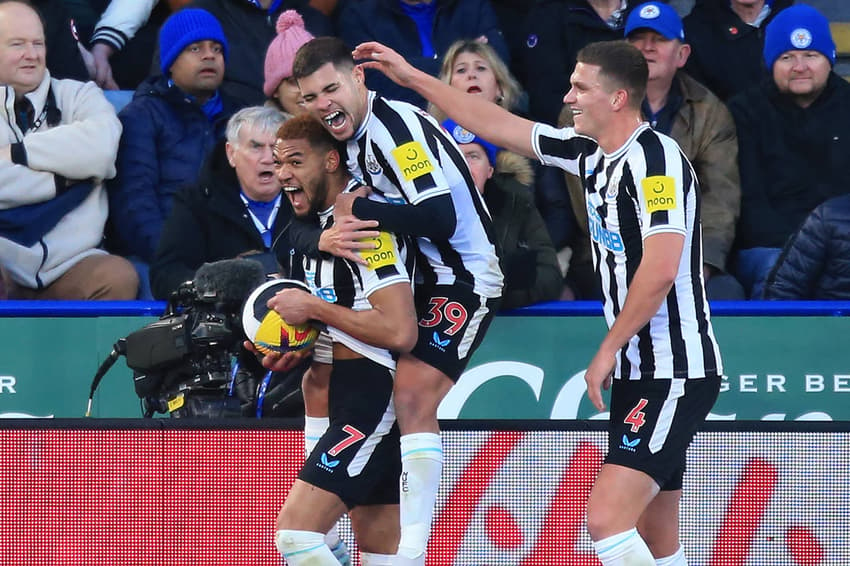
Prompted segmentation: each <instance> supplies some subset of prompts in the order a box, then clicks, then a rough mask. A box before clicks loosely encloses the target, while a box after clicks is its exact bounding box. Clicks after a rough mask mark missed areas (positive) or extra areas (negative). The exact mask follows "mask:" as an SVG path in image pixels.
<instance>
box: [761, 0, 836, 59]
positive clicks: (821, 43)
mask: <svg viewBox="0 0 850 566" xmlns="http://www.w3.org/2000/svg"><path fill="white" fill-rule="evenodd" d="M794 49H798V50H812V51H818V52H820V53H821V54H823V56H824V57H826V58H827V59H829V62H830V63H831V64H832V65H835V42H834V41H833V40H832V33H831V32H830V31H829V21H828V20H827V19H826V18H825V17H824V16H823V14H821V13H820V12H818V11H817V10H815V9H814V8H812V7H811V6H807V5H806V4H795V5H793V6H790V7H788V8H785V9H784V10H782V11H781V12H779V13H778V14H777V15H776V17H775V18H773V21H771V22H770V23H769V24H767V30H766V31H765V34H764V62H765V63H766V64H767V68H768V70H772V69H773V64H774V63H775V62H776V60H777V59H778V58H779V56H780V55H782V54H783V53H785V52H786V51H791V50H794Z"/></svg>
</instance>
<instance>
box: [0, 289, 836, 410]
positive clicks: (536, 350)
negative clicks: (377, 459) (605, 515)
mask: <svg viewBox="0 0 850 566" xmlns="http://www.w3.org/2000/svg"><path fill="white" fill-rule="evenodd" d="M163 309H164V303H159V302H135V301H132V302H117V303H107V302H80V303H77V302H70V301H69V302H26V301H4V302H0V416H4V417H26V416H37V417H60V418H72V417H81V416H83V414H84V413H85V409H86V400H87V397H88V392H89V386H90V384H91V380H92V377H93V376H94V374H95V371H96V370H97V368H98V366H99V364H100V363H101V362H102V361H103V360H104V359H106V357H107V356H108V354H109V352H110V351H111V349H112V346H113V344H114V343H115V342H116V341H117V340H118V339H119V338H121V337H124V336H126V335H127V334H129V333H130V332H132V331H134V330H137V329H138V328H141V327H142V326H144V325H146V324H149V323H150V322H152V321H153V320H155V317H157V316H159V315H160V314H161V313H162V312H163ZM712 312H713V318H712V321H713V323H714V327H715V332H716V334H717V339H718V342H719V343H720V347H721V351H722V354H723V361H724V366H725V374H726V377H725V380H724V384H723V390H722V392H721V394H720V398H719V400H718V402H717V404H716V405H715V408H714V411H713V413H712V415H711V417H710V418H711V419H714V420H769V421H776V420H780V421H782V420H784V421H792V420H807V421H812V420H836V421H837V420H850V402H848V401H850V348H847V347H846V337H847V336H848V335H850V316H848V314H850V302H763V301H753V302H718V303H714V304H713V305H712ZM604 334H605V323H604V320H603V319H602V317H601V308H600V306H599V304H598V303H593V302H581V301H577V302H563V303H545V304H542V305H536V306H533V307H527V308H524V309H517V310H514V311H509V312H504V313H500V315H499V316H497V317H496V319H495V321H494V322H493V325H492V326H491V329H490V330H489V332H488V334H487V336H486V338H485V340H484V342H483V343H482V345H481V347H480V348H479V350H478V351H477V352H476V354H475V356H474V357H473V359H472V362H471V363H470V365H469V368H468V369H467V371H466V373H464V375H463V376H462V377H461V379H460V381H459V382H458V384H457V386H455V387H454V388H453V389H452V391H451V392H450V393H449V395H448V397H447V398H446V399H445V401H444V402H443V404H442V405H441V406H440V414H439V416H440V418H442V419H558V420H561V419H603V418H605V417H606V416H607V415H606V414H604V413H601V414H600V413H597V411H596V410H595V409H594V408H593V406H592V405H591V404H590V402H589V401H588V400H587V397H586V395H585V385H584V379H583V372H584V370H585V368H586V366H587V363H589V361H590V359H591V358H592V357H593V354H594V353H595V351H596V348H597V346H598V344H599V342H600V341H601V340H602V337H603V336H604ZM93 415H94V416H96V417H101V418H125V417H138V416H140V415H141V411H140V408H139V400H138V398H137V397H136V395H135V393H134V391H133V385H132V376H131V373H130V371H129V370H128V369H127V367H126V365H125V364H124V362H123V361H121V360H119V361H118V363H116V365H115V366H114V367H113V368H112V369H111V371H110V372H109V373H108V374H107V375H106V377H105V378H104V380H103V384H102V385H101V388H100V389H99V390H98V393H97V395H96V397H95V403H94V408H93Z"/></svg>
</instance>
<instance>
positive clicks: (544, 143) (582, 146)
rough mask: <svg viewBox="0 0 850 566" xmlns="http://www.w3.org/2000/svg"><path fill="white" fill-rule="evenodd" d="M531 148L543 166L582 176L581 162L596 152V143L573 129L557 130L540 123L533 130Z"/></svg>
mask: <svg viewBox="0 0 850 566" xmlns="http://www.w3.org/2000/svg"><path fill="white" fill-rule="evenodd" d="M531 147H532V148H534V153H535V155H536V156H537V159H538V160H539V161H540V163H542V164H543V165H551V166H552V167H558V168H560V169H563V170H564V171H567V172H569V173H572V174H573V175H578V176H580V177H581V176H582V173H583V172H582V171H579V160H580V159H581V156H582V155H588V154H591V153H593V152H594V151H596V143H595V142H594V141H593V140H592V139H590V138H587V137H584V136H580V135H578V134H577V133H576V131H575V129H573V128H555V127H553V126H549V125H548V124H541V123H540V122H538V123H536V124H534V127H533V128H532V130H531Z"/></svg>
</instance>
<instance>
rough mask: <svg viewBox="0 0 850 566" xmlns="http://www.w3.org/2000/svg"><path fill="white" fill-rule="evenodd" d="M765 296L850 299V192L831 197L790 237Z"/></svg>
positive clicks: (770, 277)
mask: <svg viewBox="0 0 850 566" xmlns="http://www.w3.org/2000/svg"><path fill="white" fill-rule="evenodd" d="M764 295H765V298H766V299H791V300H794V299H797V300H800V299H815V300H842V301H846V300H848V299H850V194H848V195H843V196H840V197H835V198H832V199H829V200H828V201H826V202H825V203H823V204H821V205H820V206H818V207H817V208H816V209H814V211H812V213H811V214H810V215H809V216H808V217H807V218H806V221H805V222H804V223H803V226H802V227H801V228H800V229H799V230H798V231H797V232H795V233H794V235H793V236H792V237H791V239H789V240H788V243H787V244H786V246H785V248H784V249H783V250H782V255H780V256H779V259H778V260H777V262H776V266H775V267H774V268H773V270H772V271H771V273H770V275H769V276H768V278H767V282H766V283H765V287H764Z"/></svg>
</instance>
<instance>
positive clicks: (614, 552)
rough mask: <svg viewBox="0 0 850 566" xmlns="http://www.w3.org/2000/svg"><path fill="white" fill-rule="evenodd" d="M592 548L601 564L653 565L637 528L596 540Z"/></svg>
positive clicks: (651, 557) (615, 565)
mask: <svg viewBox="0 0 850 566" xmlns="http://www.w3.org/2000/svg"><path fill="white" fill-rule="evenodd" d="M593 548H594V550H596V556H598V557H599V561H600V562H602V566H655V558H653V556H652V553H651V552H650V551H649V548H648V547H647V546H646V543H645V542H644V541H643V539H642V538H641V537H640V534H638V532H637V529H630V530H628V531H626V532H624V533H618V534H616V535H612V536H610V537H608V538H604V539H602V540H598V541H596V542H594V543H593Z"/></svg>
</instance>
